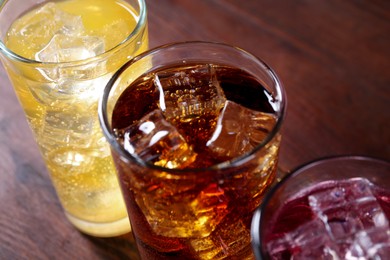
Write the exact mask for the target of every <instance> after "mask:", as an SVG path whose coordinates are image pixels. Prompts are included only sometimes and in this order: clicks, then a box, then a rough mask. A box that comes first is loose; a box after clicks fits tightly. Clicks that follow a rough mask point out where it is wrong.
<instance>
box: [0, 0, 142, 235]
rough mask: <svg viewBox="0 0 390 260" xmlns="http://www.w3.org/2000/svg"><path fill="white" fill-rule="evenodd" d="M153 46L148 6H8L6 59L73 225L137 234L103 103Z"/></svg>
mask: <svg viewBox="0 0 390 260" xmlns="http://www.w3.org/2000/svg"><path fill="white" fill-rule="evenodd" d="M147 47H148V33H147V20H146V6H145V2H144V0H119V1H114V0H104V1H103V0H96V1H92V0H83V1H81V0H65V1H42V0H2V1H0V57H1V61H2V63H3V65H4V67H5V69H6V71H7V73H8V76H9V79H10V81H11V83H12V84H13V87H14V89H15V92H16V94H17V97H18V99H19V101H20V104H21V106H22V107H23V109H24V112H25V115H26V118H27V120H28V123H29V125H30V127H31V129H32V131H33V133H34V135H35V139H36V142H37V143H38V146H39V148H40V152H41V154H42V157H43V159H44V161H45V163H46V166H47V169H48V171H49V173H50V177H51V180H52V182H53V184H54V186H55V189H56V192H57V194H58V197H59V200H60V201H61V204H62V206H63V209H64V211H65V214H66V216H67V218H68V219H69V220H70V222H71V223H72V224H73V225H74V226H76V227H77V228H78V229H79V230H81V231H82V232H84V233H87V234H90V235H94V236H102V237H105V236H115V235H120V234H124V233H127V232H129V231H130V224H129V221H128V217H127V212H126V207H125V205H124V202H123V198H122V196H121V192H120V188H119V185H118V182H117V178H116V174H115V167H114V165H113V162H112V158H111V154H110V149H109V145H108V143H107V142H106V141H105V138H104V136H103V134H102V132H101V129H100V126H99V123H98V117H97V104H98V98H99V96H100V93H101V92H102V91H103V88H104V86H105V85H106V83H107V82H108V80H109V78H110V77H111V76H112V75H113V73H114V72H115V71H117V70H118V69H119V68H120V67H121V66H122V65H123V64H124V63H125V62H127V61H128V60H130V59H131V58H132V57H133V56H135V55H136V54H139V53H141V52H142V51H144V50H146V49H147Z"/></svg>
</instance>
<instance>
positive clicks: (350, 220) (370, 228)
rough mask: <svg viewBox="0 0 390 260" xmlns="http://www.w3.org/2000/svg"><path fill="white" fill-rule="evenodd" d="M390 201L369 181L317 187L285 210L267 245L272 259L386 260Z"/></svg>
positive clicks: (389, 195) (389, 246)
mask: <svg viewBox="0 0 390 260" xmlns="http://www.w3.org/2000/svg"><path fill="white" fill-rule="evenodd" d="M389 201H390V193H389V191H388V190H383V189H381V188H379V187H377V186H375V185H374V184H372V183H371V182H369V181H368V180H367V179H362V178H353V179H348V180H340V181H327V182H323V183H319V184H316V185H314V186H312V187H309V188H307V189H306V190H304V191H302V192H301V193H300V194H299V195H297V196H295V198H292V199H290V200H289V201H287V202H286V204H285V206H283V207H282V208H281V209H280V211H279V212H278V213H277V215H276V216H275V219H274V226H273V227H272V232H271V234H272V235H271V236H270V237H269V238H268V239H267V242H266V243H267V245H266V247H267V249H268V252H269V254H270V256H271V258H272V259H286V258H287V259H290V258H291V259H292V258H293V259H307V257H311V258H321V259H328V258H330V259H387V258H388V257H390V250H389V249H390V225H389V219H390V203H389ZM298 208H299V209H301V210H300V212H298ZM294 211H295V212H296V213H295V214H294Z"/></svg>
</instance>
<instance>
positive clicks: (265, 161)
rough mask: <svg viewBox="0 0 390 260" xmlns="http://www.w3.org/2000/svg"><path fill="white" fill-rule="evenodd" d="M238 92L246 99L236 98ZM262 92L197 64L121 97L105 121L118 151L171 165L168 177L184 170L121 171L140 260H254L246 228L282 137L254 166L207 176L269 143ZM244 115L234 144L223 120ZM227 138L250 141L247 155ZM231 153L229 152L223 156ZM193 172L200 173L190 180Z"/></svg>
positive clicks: (146, 81)
mask: <svg viewBox="0 0 390 260" xmlns="http://www.w3.org/2000/svg"><path fill="white" fill-rule="evenodd" d="M243 85H245V91H241V90H242V86H243ZM265 93H267V91H266V90H265V88H264V87H263V86H262V85H261V83H259V82H258V81H257V80H256V79H255V78H254V77H253V76H251V75H250V74H249V73H247V72H245V71H243V70H240V69H237V68H233V67H227V66H222V65H218V64H207V63H194V64H185V65H182V64H181V65H177V66H172V67H163V68H159V69H156V70H154V71H150V72H149V73H147V74H144V75H142V76H140V77H139V78H138V79H136V80H135V81H134V82H133V83H131V85H130V86H129V87H128V88H127V89H126V90H125V91H124V92H123V93H122V94H121V96H120V97H119V99H118V101H117V103H116V105H115V107H114V111H113V114H112V127H113V131H114V133H116V134H117V136H116V137H117V139H118V141H119V143H120V144H122V145H123V146H124V148H125V149H127V151H128V152H129V153H130V154H132V155H133V156H134V157H139V158H142V159H144V160H145V161H147V162H148V163H149V164H151V165H152V164H154V165H157V166H165V167H166V168H169V167H167V165H177V166H175V167H174V168H178V169H180V170H184V171H183V172H178V173H171V172H169V171H164V170H161V171H154V170H152V169H148V168H143V167H141V168H137V166H136V165H133V164H132V165H130V166H129V165H120V166H119V167H118V174H119V178H120V180H121V181H120V183H121V185H122V190H123V192H124V197H125V200H126V201H127V204H128V207H129V211H131V213H132V214H130V217H131V222H132V223H136V224H134V227H133V230H134V232H136V237H139V239H140V242H139V243H138V245H139V246H140V252H141V254H142V255H143V256H144V257H145V258H148V259H149V258H153V259H160V258H159V257H162V258H164V257H167V256H176V257H182V258H183V259H188V258H190V259H192V258H196V259H220V258H225V257H228V258H229V257H236V258H237V259H246V258H250V257H251V256H252V253H251V247H250V235H249V226H250V220H251V217H252V214H253V211H254V209H255V208H256V207H257V206H258V205H259V203H260V201H261V198H262V195H263V194H264V190H265V189H266V187H268V186H269V184H270V183H271V182H272V181H273V180H274V176H275V172H276V158H277V153H278V147H279V142H280V136H279V135H277V136H276V137H274V139H273V140H271V141H270V142H269V144H268V145H267V146H265V147H264V152H263V153H261V156H259V157H260V158H259V159H258V160H256V162H254V163H253V165H250V166H247V167H243V169H235V170H234V171H233V170H232V172H229V173H226V175H224V177H220V176H217V175H216V173H215V172H212V173H211V172H209V171H208V168H207V167H212V166H214V165H216V164H218V163H222V162H225V161H227V160H231V159H233V158H235V157H236V156H238V155H240V153H245V152H246V151H248V150H250V149H251V147H252V148H253V147H255V146H256V145H259V144H261V142H263V141H264V138H265V137H266V136H267V135H269V133H270V131H272V129H273V128H274V127H275V124H276V119H275V111H274V109H273V107H272V104H271V103H270V102H271V101H270V99H269V98H268V96H267V95H266V94H265ZM224 107H225V109H224ZM247 116H250V117H251V118H250V119H243V120H245V126H242V127H241V128H240V129H238V133H237V132H235V133H234V134H233V137H232V138H230V137H226V135H228V134H230V132H231V130H232V129H231V128H230V129H225V128H226V127H229V123H228V122H227V121H229V120H230V121H233V118H235V119H234V120H236V119H238V118H240V117H247ZM225 120H227V121H225ZM235 122H236V121H235ZM248 124H249V126H248ZM157 125H161V126H160V127H156V126H157ZM217 128H219V130H217ZM218 131H219V132H218ZM123 133H125V134H123ZM132 133H133V134H132ZM237 135H240V138H237ZM241 136H242V137H241ZM232 139H235V140H236V139H237V141H235V142H236V143H238V142H242V139H244V140H250V146H249V145H248V146H245V145H244V146H245V149H241V147H240V149H236V148H232V145H233V144H232V141H231V140H232ZM178 140H179V142H178ZM141 144H142V145H141ZM150 144H152V145H150ZM172 144H173V145H172ZM178 147H185V149H184V151H186V152H185V153H183V155H184V158H187V157H188V158H191V159H190V160H186V159H185V160H183V159H179V158H178V157H179V156H180V153H181V151H182V150H181V149H177V148H178ZM230 149H234V151H233V152H232V153H229V152H228V151H230ZM176 151H180V153H179V154H176ZM166 154H167V155H169V156H166ZM171 154H172V155H176V156H171ZM194 155H195V156H194ZM161 158H164V160H161ZM165 158H167V159H165ZM168 158H171V159H168ZM162 161H163V162H164V163H161V162H162ZM133 166H134V169H129V168H132V167H133ZM192 169H203V170H202V171H199V172H196V173H189V172H191V170H192ZM187 170H188V171H189V172H186V171H187ZM162 240H166V241H169V242H166V243H165V242H164V243H162V242H161V241H162ZM161 244H164V246H162V245H161ZM191 257H192V258H191Z"/></svg>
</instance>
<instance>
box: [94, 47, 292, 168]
mask: <svg viewBox="0 0 390 260" xmlns="http://www.w3.org/2000/svg"><path fill="white" fill-rule="evenodd" d="M191 44H192V45H213V46H215V47H225V48H229V49H231V50H235V51H238V52H240V53H243V54H245V55H247V57H248V58H251V59H254V60H255V61H256V62H258V63H260V64H261V65H262V66H264V67H265V68H266V69H267V75H268V76H270V77H271V78H272V80H273V82H274V83H275V89H276V91H277V95H278V96H279V102H280V109H279V110H278V112H279V114H278V115H279V116H278V118H277V121H276V124H275V125H274V127H273V128H272V130H271V132H270V133H268V135H267V137H266V138H265V139H264V140H263V141H262V142H261V143H260V144H258V145H257V146H256V147H255V148H253V149H252V150H251V151H250V152H247V153H245V154H243V155H241V156H238V157H236V158H234V159H232V160H228V161H224V162H221V163H218V164H214V165H212V166H210V167H206V168H191V169H170V168H165V167H162V166H156V165H154V164H152V163H150V162H147V161H144V160H142V159H141V158H139V157H137V156H133V155H131V154H129V153H128V152H127V151H126V150H125V149H124V147H123V146H122V145H120V144H119V143H118V142H117V140H116V138H115V135H114V133H113V131H112V130H111V129H110V128H109V127H108V126H109V123H108V122H109V120H108V115H107V102H108V97H109V94H110V91H111V89H112V87H113V86H114V84H115V82H116V80H117V79H118V78H119V77H120V76H121V74H122V73H124V71H126V69H127V68H128V67H130V66H131V65H132V64H133V63H135V62H137V61H138V60H141V59H143V58H145V57H148V56H150V55H153V54H155V53H157V52H159V51H163V50H165V49H169V48H175V47H179V46H186V45H191ZM286 102H287V101H286V94H285V90H284V88H283V85H282V83H281V82H280V80H279V78H278V76H277V75H276V74H275V72H274V71H273V70H272V69H271V68H270V67H269V66H268V65H267V64H266V63H265V62H264V61H262V60H261V59H259V58H257V57H256V56H254V55H253V54H251V53H249V52H247V51H245V50H243V49H241V48H239V47H235V46H233V45H229V44H225V43H220V42H211V41H183V42H173V43H169V44H165V45H160V46H157V47H155V48H152V49H149V50H148V51H145V52H143V53H141V54H139V55H138V56H136V57H134V58H133V59H131V60H129V61H128V62H127V63H125V64H124V65H123V66H122V67H121V68H120V69H119V70H118V71H117V72H116V73H115V74H114V75H113V76H112V77H111V78H110V80H109V81H108V83H107V85H106V87H105V88H104V91H103V94H102V95H101V97H100V99H99V105H98V117H99V122H100V126H101V128H102V131H103V134H104V135H105V137H106V139H107V141H108V143H109V144H110V145H111V147H112V148H114V149H115V151H116V152H117V153H118V154H119V155H120V156H121V158H122V159H124V160H126V161H127V162H134V163H137V164H138V165H141V166H143V167H147V168H151V169H155V170H159V171H165V172H168V173H171V174H181V173H190V172H191V173H196V172H206V171H218V170H224V169H229V168H233V167H237V166H239V165H241V164H243V163H245V162H246V161H249V160H250V159H251V158H253V156H254V154H255V153H256V152H257V151H259V150H260V149H262V148H263V147H264V146H265V145H266V144H268V143H269V142H270V141H271V140H272V139H273V138H274V137H275V135H276V134H277V133H278V132H279V131H280V128H281V125H282V122H283V120H284V117H285V110H286Z"/></svg>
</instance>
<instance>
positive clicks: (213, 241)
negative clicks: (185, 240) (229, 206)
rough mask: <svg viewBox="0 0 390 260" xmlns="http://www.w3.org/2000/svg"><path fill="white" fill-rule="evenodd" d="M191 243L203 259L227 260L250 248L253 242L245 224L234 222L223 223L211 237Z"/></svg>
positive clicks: (193, 240) (194, 240)
mask: <svg viewBox="0 0 390 260" xmlns="http://www.w3.org/2000/svg"><path fill="white" fill-rule="evenodd" d="M190 243H191V246H192V248H193V250H194V251H196V252H197V254H198V255H199V256H200V257H201V259H226V258H229V256H230V257H231V256H232V255H238V254H240V253H243V251H244V250H246V249H247V248H248V247H249V248H250V246H249V245H250V243H251V241H250V233H249V230H248V228H246V226H245V224H244V223H243V222H242V221H233V222H226V223H221V226H219V227H218V228H217V229H216V230H215V231H214V232H213V233H211V234H210V236H207V237H204V238H197V239H192V240H191V242H190ZM243 254H244V253H243ZM244 255H245V254H244Z"/></svg>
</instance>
